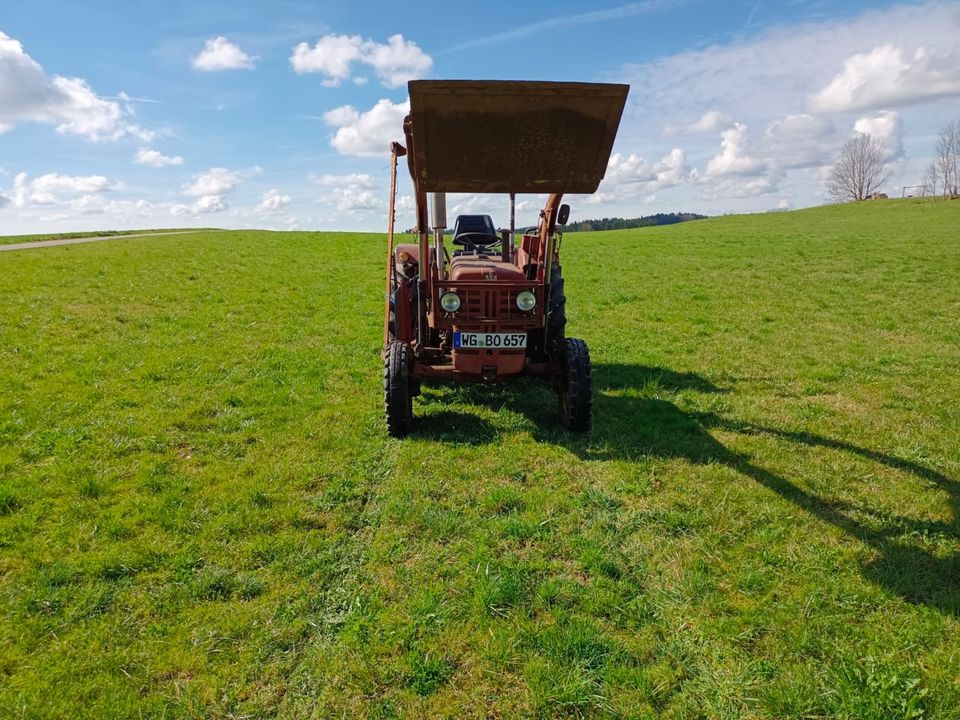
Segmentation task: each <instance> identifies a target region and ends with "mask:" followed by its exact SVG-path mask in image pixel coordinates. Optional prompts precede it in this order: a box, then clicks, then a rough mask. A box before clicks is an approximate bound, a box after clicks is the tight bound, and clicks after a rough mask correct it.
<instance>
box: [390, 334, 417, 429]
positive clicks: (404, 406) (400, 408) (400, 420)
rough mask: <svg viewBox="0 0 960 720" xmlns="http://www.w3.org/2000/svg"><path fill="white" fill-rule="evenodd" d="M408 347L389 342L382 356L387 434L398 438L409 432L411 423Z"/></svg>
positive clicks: (410, 352)
mask: <svg viewBox="0 0 960 720" xmlns="http://www.w3.org/2000/svg"><path fill="white" fill-rule="evenodd" d="M412 359H413V355H412V351H411V349H410V346H409V345H407V344H406V343H402V342H396V341H394V342H391V343H390V344H389V345H388V346H387V351H386V353H384V356H383V407H384V414H385V416H386V420H387V432H388V433H390V435H392V436H393V437H396V438H400V437H403V436H404V435H406V434H407V433H408V432H410V425H411V424H412V423H413V394H412V393H411V392H410V390H411V388H410V385H411V383H410V373H409V371H410V365H411V364H412Z"/></svg>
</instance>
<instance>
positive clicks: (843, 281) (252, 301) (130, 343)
mask: <svg viewBox="0 0 960 720" xmlns="http://www.w3.org/2000/svg"><path fill="white" fill-rule="evenodd" d="M958 226H960V205H957V204H956V203H947V202H941V203H930V202H912V201H905V202H893V201H891V202H875V203H866V204H862V205H857V206H848V207H826V208H818V209H814V210H808V211H801V212H794V213H786V214H775V215H764V216H751V217H727V218H719V219H712V220H706V221H701V222H697V223H689V224H684V225H679V226H672V227H666V228H649V229H642V230H633V231H621V232H610V233H589V234H588V233H584V234H571V235H570V236H568V237H567V238H566V239H565V240H564V248H563V256H564V275H565V277H566V278H567V288H568V297H569V315H570V318H571V320H570V325H569V329H570V331H571V333H572V334H576V335H579V336H582V337H585V338H586V339H587V340H588V342H589V343H590V348H591V352H592V356H593V361H594V383H595V420H594V431H593V434H592V435H591V436H590V437H585V438H582V437H573V436H570V435H568V434H566V433H565V432H564V431H563V430H562V428H561V427H560V426H559V423H558V421H557V419H556V408H555V400H554V398H553V397H552V396H551V395H550V393H549V392H548V391H547V390H546V389H545V388H544V387H542V386H541V385H540V384H538V383H536V382H532V381H530V382H519V383H516V384H511V385H506V386H503V387H496V388H476V387H427V388H425V391H424V396H423V398H422V399H421V400H418V401H417V403H416V406H415V411H416V414H417V418H418V419H417V426H416V429H415V431H414V433H413V435H412V437H410V438H408V439H406V440H404V441H394V440H390V439H388V438H387V437H386V435H385V432H384V429H383V423H382V418H381V413H382V410H381V389H380V362H379V357H378V354H379V350H380V332H381V327H382V325H381V323H382V319H381V315H380V313H381V304H382V277H381V273H382V257H381V254H382V250H383V240H382V237H381V236H374V235H359V234H315V233H267V232H235V233H229V234H222V235H221V234H217V235H196V236H177V237H168V238H165V239H164V240H163V242H156V243H152V242H143V241H136V242H133V241H124V240H122V239H121V240H116V241H110V242H104V243H95V244H89V245H77V246H66V247H59V248H46V249H42V250H31V251H22V252H12V253H5V254H3V255H2V256H0V297H2V303H0V475H2V481H0V609H2V612H0V716H3V717H30V718H54V717H70V716H77V717H104V718H112V717H130V718H133V717H198V716H203V717H224V718H226V717H241V716H242V717H298V718H299V717H316V718H321V717H323V718H325V717H345V716H355V717H374V718H388V717H518V716H525V717H529V716H534V717H556V716H574V717H576V716H601V717H623V718H626V717H673V718H693V717H720V718H740V717H758V718H786V717H797V718H800V717H804V718H807V717H838V718H896V717H901V718H907V717H928V718H953V717H960V710H958V708H960V684H958V681H957V678H958V671H957V668H958V667H960V633H958V631H960V623H958V615H960V560H958V557H960V540H958V530H960V527H958V521H957V517H958V514H957V510H958V504H960V486H958V478H960V377H958V373H957V371H956V369H957V367H958V364H960V320H958V318H960V235H958V233H957V228H958Z"/></svg>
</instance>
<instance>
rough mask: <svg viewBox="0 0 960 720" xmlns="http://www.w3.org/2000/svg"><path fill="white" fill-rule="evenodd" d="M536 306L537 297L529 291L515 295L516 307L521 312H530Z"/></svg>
mask: <svg viewBox="0 0 960 720" xmlns="http://www.w3.org/2000/svg"><path fill="white" fill-rule="evenodd" d="M536 306H537V296H536V295H534V294H533V293H532V292H530V291H529V290H524V291H522V292H519V293H517V307H518V308H520V309H521V310H523V312H530V311H531V310H533V309H534V308H535V307H536Z"/></svg>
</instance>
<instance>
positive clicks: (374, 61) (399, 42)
mask: <svg viewBox="0 0 960 720" xmlns="http://www.w3.org/2000/svg"><path fill="white" fill-rule="evenodd" d="M364 50H365V53H364V57H363V61H364V62H365V63H367V64H368V65H370V66H371V67H372V68H373V69H374V72H376V73H377V77H378V78H380V82H381V84H383V85H384V86H385V87H388V88H397V87H401V86H403V85H405V84H406V83H407V81H408V80H416V79H417V78H421V77H423V76H424V75H426V74H427V73H428V72H430V68H431V67H433V59H432V58H431V57H430V56H429V55H427V54H426V53H425V52H423V51H422V50H421V49H420V48H419V47H418V46H417V44H416V43H415V42H412V41H409V40H404V39H403V35H391V36H390V38H389V39H388V40H387V44H386V45H379V44H377V43H368V44H367V45H366V46H365V48H364Z"/></svg>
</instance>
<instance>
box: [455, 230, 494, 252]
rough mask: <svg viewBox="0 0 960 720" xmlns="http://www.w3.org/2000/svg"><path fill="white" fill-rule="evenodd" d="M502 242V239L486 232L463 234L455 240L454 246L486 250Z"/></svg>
mask: <svg viewBox="0 0 960 720" xmlns="http://www.w3.org/2000/svg"><path fill="white" fill-rule="evenodd" d="M498 242H500V238H499V237H497V236H496V235H491V234H490V233H485V232H462V233H460V234H459V235H457V236H456V237H455V238H454V239H453V244H454V245H460V246H461V247H472V248H476V249H477V250H485V249H487V248H488V247H490V246H491V245H496V244H497V243H498Z"/></svg>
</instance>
